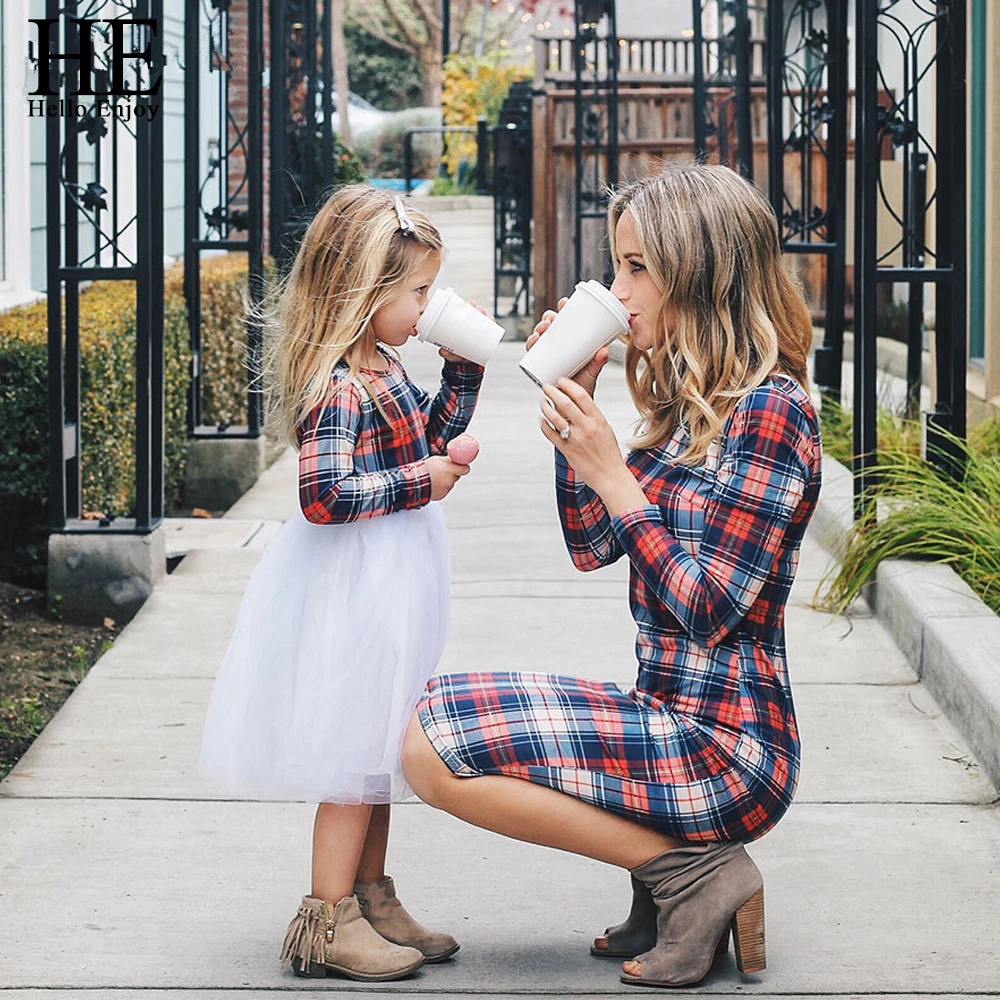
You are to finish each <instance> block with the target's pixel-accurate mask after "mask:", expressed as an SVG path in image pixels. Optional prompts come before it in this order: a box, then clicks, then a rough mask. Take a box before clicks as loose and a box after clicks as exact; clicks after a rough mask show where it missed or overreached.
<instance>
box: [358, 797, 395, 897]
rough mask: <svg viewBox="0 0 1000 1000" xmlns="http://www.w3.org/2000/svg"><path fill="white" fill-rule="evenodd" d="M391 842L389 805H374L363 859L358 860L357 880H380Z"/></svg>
mask: <svg viewBox="0 0 1000 1000" xmlns="http://www.w3.org/2000/svg"><path fill="white" fill-rule="evenodd" d="M388 843H389V806H388V805H383V806H372V807H371V818H370V819H369V820H368V834H367V836H366V837H365V843H364V847H363V849H362V851H361V859H360V861H359V862H358V873H357V878H356V879H355V881H357V882H378V881H379V879H381V878H383V877H384V876H385V851H386V846H387V845H388Z"/></svg>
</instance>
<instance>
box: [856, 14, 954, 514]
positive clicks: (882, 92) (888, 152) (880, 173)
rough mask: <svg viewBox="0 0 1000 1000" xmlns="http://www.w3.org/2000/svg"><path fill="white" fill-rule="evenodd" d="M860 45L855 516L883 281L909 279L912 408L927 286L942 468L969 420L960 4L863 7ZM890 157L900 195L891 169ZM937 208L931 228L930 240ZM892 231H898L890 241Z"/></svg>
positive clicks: (869, 441) (936, 447) (862, 486)
mask: <svg viewBox="0 0 1000 1000" xmlns="http://www.w3.org/2000/svg"><path fill="white" fill-rule="evenodd" d="M856 44H857V61H858V69H857V110H858V122H857V138H856V143H855V192H856V194H855V223H854V226H855V228H854V233H855V273H854V289H855V290H854V330H855V343H854V453H855V455H856V456H858V457H857V458H856V460H855V471H856V472H857V473H858V475H857V476H856V478H855V488H856V491H857V492H856V495H857V496H858V498H859V508H858V513H859V514H860V513H862V511H861V508H860V498H861V496H862V493H863V492H864V491H865V490H866V489H867V487H869V486H870V485H871V484H872V472H871V470H872V468H873V466H874V464H875V461H876V449H877V445H878V440H877V431H876V426H877V423H876V421H877V405H878V400H877V392H876V367H877V355H876V349H877V345H876V333H877V315H876V309H877V294H876V293H877V289H878V286H879V285H880V284H890V283H891V284H895V283H903V284H906V285H908V286H909V291H908V313H909V316H908V333H909V342H910V349H909V364H908V376H907V378H908V382H909V395H910V405H911V410H915V406H914V404H915V402H916V393H917V392H918V391H919V385H920V375H919V368H918V360H919V357H920V352H921V349H922V346H923V345H922V341H923V311H924V305H925V302H926V290H927V289H928V288H930V289H933V292H934V317H935V329H934V360H935V366H934V367H935V387H934V388H935V403H934V409H933V411H932V412H930V413H928V414H927V415H926V439H927V446H928V457H929V458H930V459H931V460H932V461H934V462H936V463H937V464H938V465H939V467H941V468H942V470H943V471H946V472H950V473H957V472H958V471H959V469H960V458H959V456H958V455H957V454H956V453H955V452H956V449H955V448H954V447H953V446H952V445H951V444H950V442H949V440H948V438H947V437H946V436H944V435H942V433H941V432H942V431H943V432H946V434H950V435H954V436H955V437H959V438H961V437H964V436H965V423H966V399H965V375H966V336H967V331H966V287H965V281H966V176H965V159H966V151H965V69H966V58H965V49H966V4H965V0H938V2H937V3H936V4H933V5H931V4H928V3H925V2H924V0H897V2H896V3H893V4H884V5H883V4H874V3H859V4H858V20H857V31H856ZM893 66H895V67H896V71H895V72H893V69H892V68H891V67H893ZM924 80H926V81H928V84H927V85H928V86H932V87H933V89H934V99H933V102H932V103H933V108H934V113H933V119H931V116H929V115H928V114H927V113H926V110H925V107H924V104H923V102H922V101H921V96H922V95H921V87H922V81H924ZM931 120H932V121H933V131H932V130H931V128H930V127H928V126H929V123H930V122H931ZM899 151H901V154H902V157H901V162H900V161H899V160H897V158H896V154H897V152H899ZM897 165H898V166H899V167H901V171H899V173H901V176H899V178H898V179H899V181H900V182H901V183H900V190H899V197H898V198H897V197H893V195H892V194H891V192H892V190H893V187H894V185H893V184H892V183H891V179H892V178H891V177H890V173H891V172H895V171H896V170H897ZM931 165H932V166H933V168H934V183H933V186H931V184H930V183H929V181H928V176H927V175H928V167H929V166H931ZM932 207H933V209H934V213H935V215H934V223H935V226H934V228H935V235H934V241H933V244H932V245H928V242H927V239H926V222H927V217H928V215H929V213H930V211H931V208H932ZM880 215H881V216H882V217H883V220H890V222H891V225H890V223H886V222H883V232H882V233H880V232H879V216H880ZM888 228H892V229H893V232H892V233H891V235H889V237H888V239H886V235H887V234H886V232H885V229H888ZM880 236H881V237H882V241H881V243H880Z"/></svg>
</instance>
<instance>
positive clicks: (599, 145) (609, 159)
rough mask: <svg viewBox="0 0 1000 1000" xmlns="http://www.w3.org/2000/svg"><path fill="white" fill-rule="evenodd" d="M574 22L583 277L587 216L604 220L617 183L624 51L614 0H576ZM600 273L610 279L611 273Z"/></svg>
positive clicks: (578, 242) (578, 241) (577, 232)
mask: <svg viewBox="0 0 1000 1000" xmlns="http://www.w3.org/2000/svg"><path fill="white" fill-rule="evenodd" d="M573 21H574V27H575V34H574V39H573V85H574V112H575V117H574V129H573V135H574V168H575V169H574V185H575V186H574V207H575V229H574V237H575V264H576V266H575V274H576V280H577V281H579V280H580V279H581V278H583V277H584V274H583V220H584V219H604V217H605V215H606V212H607V205H608V196H607V192H608V189H609V187H611V186H613V185H615V184H617V183H618V60H619V55H618V29H617V24H616V20H615V3H614V0H577V3H576V5H575V7H574V14H573ZM602 26H603V31H602ZM585 161H587V162H585ZM602 164H603V166H604V170H603V172H602V169H601V167H602ZM609 263H610V262H609ZM607 270H608V268H607V267H606V268H605V271H606V272H607ZM601 277H602V278H604V279H606V278H607V274H606V273H605V274H604V275H601Z"/></svg>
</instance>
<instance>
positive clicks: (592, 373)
mask: <svg viewBox="0 0 1000 1000" xmlns="http://www.w3.org/2000/svg"><path fill="white" fill-rule="evenodd" d="M568 301H569V300H568V299H567V298H566V296H565V295H564V296H563V297H562V298H561V299H560V300H559V302H558V303H557V308H559V309H562V307H563V306H564V305H566V303H567V302H568ZM555 318H556V312H555V310H553V309H546V310H545V312H543V313H542V318H541V319H540V320H539V321H538V323H537V324H535V329H534V330H533V331H532V334H531V336H530V337H529V338H528V342H527V344H525V350H526V351H530V350H531V348H532V347H534V345H535V344H536V343H537V342H538V338H539V337H540V336H541V335H542V334H543V333H545V331H546V330H547V329H548V328H549V327H550V326H551V325H552V321H553V320H554V319H555ZM609 357H610V352H609V351H608V349H607V348H606V347H602V348H601V349H600V350H599V351H598V352H597V353H596V354H595V355H594V356H593V357H592V358H591V359H590V360H589V361H588V362H587V363H586V364H585V365H584V366H583V367H582V368H581V369H580V370H579V371H578V372H577V373H576V374H575V375H574V376H573V381H574V382H576V384H577V385H578V386H580V387H581V388H582V389H585V390H586V392H587V394H588V395H589V396H593V395H594V391H595V390H596V389H597V376H598V375H600V374H601V369H602V368H603V367H604V366H605V365H606V364H607V363H608V358H609Z"/></svg>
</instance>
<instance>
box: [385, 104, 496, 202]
mask: <svg viewBox="0 0 1000 1000" xmlns="http://www.w3.org/2000/svg"><path fill="white" fill-rule="evenodd" d="M416 135H440V136H442V137H443V136H447V135H474V136H475V137H476V167H475V175H476V194H489V180H488V178H489V169H490V147H489V130H488V127H487V124H486V119H485V118H482V117H480V118H479V120H478V121H477V122H476V124H475V125H413V126H411V127H410V128H408V129H407V130H406V131H405V132H404V133H403V181H404V185H405V188H406V193H407V194H410V193H411V192H412V191H413V181H414V176H413V173H414V171H413V161H414V158H413V137H414V136H416Z"/></svg>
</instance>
